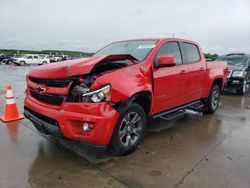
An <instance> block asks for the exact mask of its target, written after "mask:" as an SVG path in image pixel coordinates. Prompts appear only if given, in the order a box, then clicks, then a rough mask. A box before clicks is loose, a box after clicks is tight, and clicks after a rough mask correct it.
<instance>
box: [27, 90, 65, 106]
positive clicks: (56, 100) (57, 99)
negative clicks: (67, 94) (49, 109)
mask: <svg viewBox="0 0 250 188" xmlns="http://www.w3.org/2000/svg"><path fill="white" fill-rule="evenodd" d="M30 94H31V96H32V97H34V98H35V99H37V100H39V101H42V102H45V103H49V104H54V105H61V104H62V102H63V100H64V97H63V96H59V95H47V94H40V93H36V92H34V91H33V90H30Z"/></svg>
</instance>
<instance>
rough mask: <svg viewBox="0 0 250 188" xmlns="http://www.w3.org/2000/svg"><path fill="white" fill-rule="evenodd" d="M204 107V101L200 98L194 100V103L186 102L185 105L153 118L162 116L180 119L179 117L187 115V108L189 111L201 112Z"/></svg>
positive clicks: (167, 118) (162, 117)
mask: <svg viewBox="0 0 250 188" xmlns="http://www.w3.org/2000/svg"><path fill="white" fill-rule="evenodd" d="M202 108H203V103H202V102H201V101H200V100H199V101H195V102H192V103H189V104H186V105H183V106H180V107H177V108H174V109H171V110H167V111H164V112H162V113H160V114H157V115H154V116H153V119H156V118H161V119H163V120H167V121H169V120H173V119H178V118H181V117H183V116H185V115H186V111H187V110H189V111H190V110H191V111H194V112H201V110H202Z"/></svg>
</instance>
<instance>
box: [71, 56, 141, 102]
mask: <svg viewBox="0 0 250 188" xmlns="http://www.w3.org/2000/svg"><path fill="white" fill-rule="evenodd" d="M135 63H137V60H136V59H135V58H134V57H132V56H130V55H122V57H119V58H113V59H104V60H103V61H101V62H99V63H97V64H96V65H95V66H94V67H93V69H92V70H91V72H90V73H89V74H87V75H82V76H80V77H78V78H77V79H76V80H75V81H74V82H73V83H72V85H71V87H70V92H69V96H68V101H70V102H102V101H106V102H108V101H109V99H110V85H106V86H104V87H103V88H100V89H99V90H96V91H91V90H90V87H91V85H92V84H93V83H94V81H95V80H96V79H97V78H98V77H99V76H101V75H103V74H106V73H109V72H112V71H114V70H116V69H120V68H123V67H127V66H131V65H133V64H135Z"/></svg>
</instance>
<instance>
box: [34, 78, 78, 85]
mask: <svg viewBox="0 0 250 188" xmlns="http://www.w3.org/2000/svg"><path fill="white" fill-rule="evenodd" d="M29 79H30V81H32V82H35V83H37V84H44V85H46V86H50V87H67V86H68V85H69V83H70V82H71V81H73V80H75V79H76V78H75V77H71V78H60V79H40V78H34V77H29Z"/></svg>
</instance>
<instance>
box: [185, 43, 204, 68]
mask: <svg viewBox="0 0 250 188" xmlns="http://www.w3.org/2000/svg"><path fill="white" fill-rule="evenodd" d="M183 47H184V49H185V52H186V55H187V63H195V62H196V61H199V60H200V59H201V57H200V53H199V50H198V47H197V46H196V45H194V44H190V43H183Z"/></svg>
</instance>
